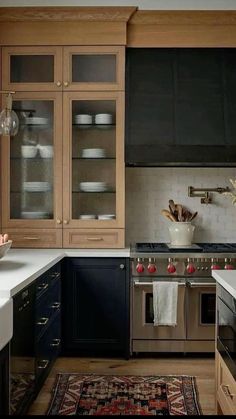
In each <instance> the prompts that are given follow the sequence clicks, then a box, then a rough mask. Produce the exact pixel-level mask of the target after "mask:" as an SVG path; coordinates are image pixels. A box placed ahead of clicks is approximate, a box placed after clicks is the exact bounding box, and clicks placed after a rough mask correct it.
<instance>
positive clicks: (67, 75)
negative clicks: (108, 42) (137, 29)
mask: <svg viewBox="0 0 236 419" xmlns="http://www.w3.org/2000/svg"><path fill="white" fill-rule="evenodd" d="M2 61H3V64H2V66H3V86H4V88H5V89H10V90H16V91H37V90H38V89H39V88H40V89H41V90H44V91H61V90H83V91H88V90H101V91H104V90H124V65H125V62H124V47H121V46H116V47H113V46H112V47H110V46H95V47H92V46H88V47H84V46H79V47H78V46H75V47H71V46H68V47H5V48H3V56H2Z"/></svg>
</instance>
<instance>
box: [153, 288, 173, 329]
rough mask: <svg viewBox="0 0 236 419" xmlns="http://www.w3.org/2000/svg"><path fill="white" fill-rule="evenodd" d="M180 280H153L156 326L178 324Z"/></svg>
mask: <svg viewBox="0 0 236 419" xmlns="http://www.w3.org/2000/svg"><path fill="white" fill-rule="evenodd" d="M177 304H178V282H166V281H165V282H164V281H153V311H154V326H176V325H177Z"/></svg>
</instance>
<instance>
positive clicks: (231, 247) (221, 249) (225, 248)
mask: <svg viewBox="0 0 236 419" xmlns="http://www.w3.org/2000/svg"><path fill="white" fill-rule="evenodd" d="M197 244H198V246H200V247H201V248H202V250H203V252H206V253H214V252H216V253H227V252H228V253H232V252H236V243H197Z"/></svg>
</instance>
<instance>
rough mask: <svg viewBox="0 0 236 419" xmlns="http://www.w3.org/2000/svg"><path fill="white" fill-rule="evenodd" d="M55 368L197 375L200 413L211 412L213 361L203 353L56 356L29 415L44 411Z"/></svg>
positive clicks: (80, 371)
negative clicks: (156, 356) (151, 356)
mask: <svg viewBox="0 0 236 419" xmlns="http://www.w3.org/2000/svg"><path fill="white" fill-rule="evenodd" d="M58 372H78V373H95V374H109V373H110V374H114V375H115V374H124V375H125V374H130V375H132V374H134V375H175V374H176V375H193V376H195V377H196V378H197V386H198V391H199V399H200V404H201V408H202V411H203V414H204V415H213V414H214V413H215V379H214V376H215V361H214V359H213V358H208V357H207V358H206V357H202V358H200V357H192V356H191V357H184V356H181V357H176V358H172V357H166V358H164V357H161V358H140V357H138V358H133V359H130V360H129V361H126V360H124V359H107V358H59V359H58V360H57V361H56V363H55V365H54V367H53V369H52V371H51V373H50V375H49V377H48V379H47V380H46V382H45V384H44V386H43V388H42V390H41V392H40V393H39V395H38V397H37V399H36V400H35V401H34V403H33V404H32V406H31V408H30V410H29V413H28V414H29V415H45V412H46V411H47V407H48V405H49V401H50V398H51V389H52V386H53V383H54V378H55V375H56V374H57V373H58Z"/></svg>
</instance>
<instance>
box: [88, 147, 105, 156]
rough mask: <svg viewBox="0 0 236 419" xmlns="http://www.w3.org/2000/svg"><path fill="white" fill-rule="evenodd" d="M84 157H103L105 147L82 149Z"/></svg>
mask: <svg viewBox="0 0 236 419" xmlns="http://www.w3.org/2000/svg"><path fill="white" fill-rule="evenodd" d="M82 157H87V158H99V157H100V158H102V157H105V150H104V149H103V148H85V149H84V150H82Z"/></svg>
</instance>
